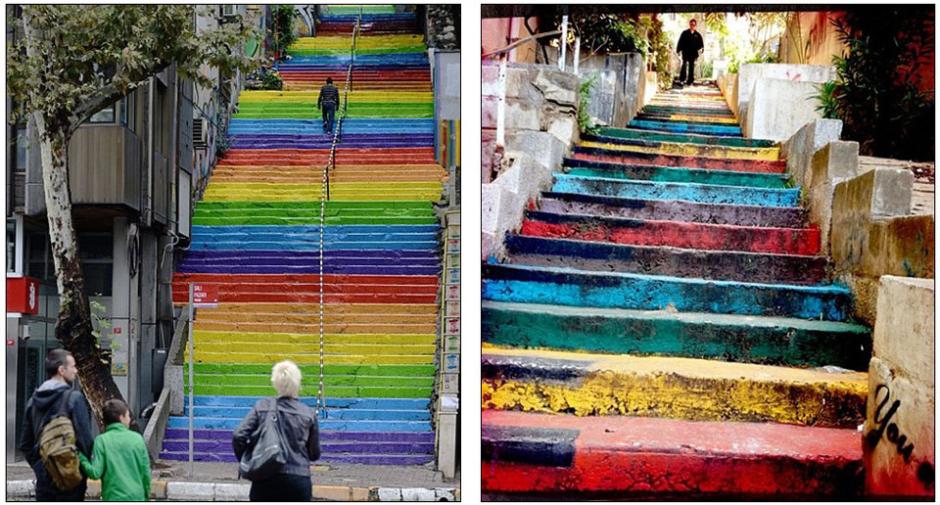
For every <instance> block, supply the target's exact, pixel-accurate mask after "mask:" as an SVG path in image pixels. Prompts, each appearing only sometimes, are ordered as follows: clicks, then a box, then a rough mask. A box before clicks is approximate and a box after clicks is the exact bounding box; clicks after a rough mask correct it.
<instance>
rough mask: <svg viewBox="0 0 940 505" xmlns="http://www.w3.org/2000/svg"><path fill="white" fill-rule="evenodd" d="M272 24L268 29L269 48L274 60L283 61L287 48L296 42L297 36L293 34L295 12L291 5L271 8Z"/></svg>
mask: <svg viewBox="0 0 940 505" xmlns="http://www.w3.org/2000/svg"><path fill="white" fill-rule="evenodd" d="M272 8H273V11H274V12H273V16H272V17H273V18H274V22H273V23H271V26H270V28H269V30H270V35H271V38H272V45H271V48H272V49H273V50H274V55H275V58H276V59H278V60H283V59H284V58H285V57H286V56H287V48H288V47H290V46H291V44H293V43H294V42H296V41H297V34H296V33H294V18H295V17H296V16H297V11H296V10H295V9H294V6H293V5H276V6H273V7H272Z"/></svg>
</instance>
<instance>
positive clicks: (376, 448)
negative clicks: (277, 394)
mask: <svg viewBox="0 0 940 505" xmlns="http://www.w3.org/2000/svg"><path fill="white" fill-rule="evenodd" d="M246 414H247V413H246ZM193 445H194V452H197V453H216V454H226V453H231V452H232V442H231V441H222V440H200V441H198V442H194V443H193ZM163 450H164V451H167V452H183V453H186V454H188V452H186V451H188V450H189V441H188V440H186V441H176V442H165V443H164V444H163ZM320 450H321V451H322V453H323V454H324V455H327V454H330V453H339V452H352V453H356V452H359V453H372V454H433V453H434V444H433V443H430V444H429V443H424V444H414V443H382V442H375V443H371V444H364V443H362V442H352V443H349V442H340V443H327V442H323V443H321V444H320Z"/></svg>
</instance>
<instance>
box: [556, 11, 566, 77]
mask: <svg viewBox="0 0 940 505" xmlns="http://www.w3.org/2000/svg"><path fill="white" fill-rule="evenodd" d="M567 57H568V15H567V14H565V15H564V16H562V17H561V58H558V69H559V70H561V71H564V70H565V58H567Z"/></svg>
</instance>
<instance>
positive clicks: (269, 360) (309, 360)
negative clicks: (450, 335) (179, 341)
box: [184, 349, 434, 365]
mask: <svg viewBox="0 0 940 505" xmlns="http://www.w3.org/2000/svg"><path fill="white" fill-rule="evenodd" d="M184 359H186V360H188V359H189V351H188V350H187V351H186V355H185V356H184ZM284 359H290V360H292V361H293V362H294V363H297V364H298V365H319V364H320V354H319V353H296V352H276V351H273V352H268V351H260V350H259V351H255V352H212V351H200V350H199V349H196V363H254V364H258V363H261V364H266V365H268V364H274V363H277V362H278V361H281V360H284ZM184 362H185V361H184ZM326 362H327V363H329V364H330V365H430V364H433V363H434V353H430V354H424V355H405V354H380V355H363V354H330V355H328V356H327V357H326Z"/></svg>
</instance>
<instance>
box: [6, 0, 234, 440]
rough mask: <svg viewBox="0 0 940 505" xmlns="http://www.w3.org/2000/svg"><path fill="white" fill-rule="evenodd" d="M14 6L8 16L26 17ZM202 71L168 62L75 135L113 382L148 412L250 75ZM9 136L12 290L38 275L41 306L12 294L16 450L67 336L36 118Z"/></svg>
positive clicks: (11, 421)
mask: <svg viewBox="0 0 940 505" xmlns="http://www.w3.org/2000/svg"><path fill="white" fill-rule="evenodd" d="M8 9H9V10H8V12H7V15H8V19H10V16H11V15H12V16H17V15H18V12H17V11H16V10H15V8H13V7H8ZM245 11H246V8H245V6H234V5H226V6H203V7H202V8H201V9H199V10H198V11H197V15H196V19H194V23H195V26H196V27H197V30H206V29H211V28H213V27H215V26H218V24H219V23H224V22H229V21H231V20H233V19H236V16H237V15H244V14H245ZM13 25H15V24H14V23H11V24H10V25H8V26H13ZM15 30H16V29H15V28H8V32H7V38H8V41H9V40H12V39H14V38H15V37H17V36H19V34H18V33H16V31H15ZM239 50H241V48H240V49H239ZM204 70H205V71H206V74H207V75H209V76H210V78H211V79H212V80H213V82H214V83H215V86H214V87H213V88H212V89H204V88H201V87H199V86H196V85H194V83H192V82H191V81H188V80H185V79H182V78H180V77H179V76H178V75H177V72H176V70H175V68H174V67H169V68H167V69H165V70H164V71H162V72H160V73H159V74H156V75H154V76H152V77H151V78H150V79H149V80H148V81H147V83H146V84H144V85H142V86H140V87H138V88H137V89H136V90H134V91H132V92H131V93H129V94H128V95H127V96H126V97H124V98H122V99H121V100H119V101H117V102H116V103H114V104H112V105H110V106H108V107H106V108H104V109H103V110H101V111H99V112H98V113H96V114H95V115H94V116H92V118H91V119H89V121H88V122H87V123H86V124H84V125H82V126H81V127H80V128H79V129H78V130H77V131H76V133H75V134H74V136H73V137H72V140H71V142H70V144H69V184H70V190H71V194H72V203H73V218H74V224H75V229H76V233H77V235H78V239H79V251H80V255H81V260H82V268H83V271H84V274H85V283H86V291H87V294H88V296H89V298H90V300H91V301H92V313H93V314H92V319H93V321H94V323H95V326H96V329H97V330H98V331H99V335H100V341H101V345H102V347H103V348H106V349H110V350H111V357H112V363H111V369H112V374H113V375H114V379H115V382H116V383H117V385H118V387H119V388H120V390H121V392H122V393H123V394H124V396H125V398H126V399H127V400H128V404H129V405H130V406H131V409H133V411H134V412H135V413H137V414H138V415H139V414H140V413H141V412H142V411H143V410H145V409H146V408H147V407H148V406H150V405H151V404H152V403H153V402H154V401H155V399H156V398H157V397H158V396H159V394H160V391H161V389H162V387H163V384H162V378H163V364H164V362H165V353H166V349H168V348H169V346H170V343H171V340H172V338H173V328H174V325H173V321H174V317H175V315H176V314H175V310H174V307H173V303H172V292H171V282H172V277H173V271H174V265H175V256H176V254H177V252H178V251H181V250H182V249H184V248H185V247H186V246H187V245H188V243H189V241H190V236H191V224H190V218H191V216H192V208H193V205H194V203H195V201H196V200H197V199H198V197H199V195H200V190H199V188H201V187H204V182H203V181H205V180H206V179H208V176H209V174H210V173H211V170H212V167H214V165H215V163H216V160H217V157H218V156H219V155H220V153H221V152H223V151H224V149H225V141H224V139H225V130H226V128H227V125H228V120H229V117H230V116H231V114H232V112H233V111H234V109H235V107H236V103H237V98H238V93H239V91H240V89H241V82H242V80H243V79H242V76H241V75H235V76H233V77H232V78H228V79H224V78H222V77H220V76H219V75H218V72H217V71H215V70H214V69H209V68H206V69H204ZM9 105H10V103H9V98H8V110H9V109H10V107H9ZM6 134H7V152H6V156H7V164H6V171H7V173H6V178H7V187H6V190H7V209H6V217H7V254H6V260H7V278H8V280H7V283H8V288H9V286H10V283H11V279H16V278H18V277H27V278H32V279H36V280H37V281H38V300H37V301H38V310H36V311H35V312H36V313H35V314H30V313H28V312H11V311H10V305H9V304H8V310H7V327H6V334H7V384H8V386H7V411H8V415H7V447H8V456H10V455H11V454H12V451H13V447H14V445H15V444H14V440H15V439H14V437H15V436H18V435H19V433H20V430H21V425H22V419H23V411H24V408H25V405H26V401H27V400H28V399H29V397H30V395H31V394H32V392H33V390H35V388H36V387H37V386H38V385H39V384H40V383H41V382H42V380H43V379H44V377H43V375H44V371H43V365H42V363H43V358H44V356H45V354H46V352H47V351H48V350H50V349H53V348H56V347H60V346H61V345H60V343H59V342H58V341H57V340H56V339H55V320H56V316H57V314H58V308H59V305H58V294H57V292H56V282H55V271H54V266H53V262H52V255H51V247H50V244H49V235H48V229H47V225H46V213H45V210H46V209H45V197H44V194H43V183H42V166H41V162H40V157H39V148H38V137H37V135H36V130H35V127H34V126H33V124H32V122H26V123H23V124H19V125H9V124H8V125H7V132H6ZM13 282H16V281H13ZM8 292H10V291H9V289H8ZM29 312H32V311H29ZM14 413H15V415H14Z"/></svg>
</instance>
